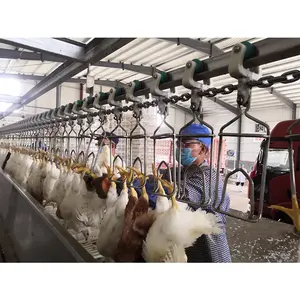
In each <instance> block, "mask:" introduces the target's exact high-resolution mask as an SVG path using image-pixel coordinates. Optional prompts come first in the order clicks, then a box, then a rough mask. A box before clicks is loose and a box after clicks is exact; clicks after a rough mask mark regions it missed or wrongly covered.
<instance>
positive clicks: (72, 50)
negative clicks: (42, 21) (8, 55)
mask: <svg viewBox="0 0 300 300" xmlns="http://www.w3.org/2000/svg"><path fill="white" fill-rule="evenodd" d="M0 42H1V43H4V44H8V45H11V46H14V47H18V48H25V49H28V50H32V51H39V52H45V53H50V54H52V55H55V56H59V57H64V58H66V59H72V60H76V61H82V60H83V58H84V52H85V48H84V47H80V46H77V45H72V44H70V43H66V42H63V41H59V40H56V39H52V38H37V39H30V38H6V39H3V38H0Z"/></svg>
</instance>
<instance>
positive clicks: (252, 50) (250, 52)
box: [242, 41, 258, 60]
mask: <svg viewBox="0 0 300 300" xmlns="http://www.w3.org/2000/svg"><path fill="white" fill-rule="evenodd" d="M242 44H243V45H244V46H246V53H245V60H246V59H249V58H253V57H255V56H257V54H258V51H257V48H256V47H255V46H254V45H253V44H251V43H249V42H247V41H246V42H242Z"/></svg>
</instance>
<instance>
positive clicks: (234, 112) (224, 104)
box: [205, 97, 239, 115]
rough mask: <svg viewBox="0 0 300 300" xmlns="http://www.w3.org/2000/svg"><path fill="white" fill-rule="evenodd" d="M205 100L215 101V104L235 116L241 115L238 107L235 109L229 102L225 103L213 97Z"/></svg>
mask: <svg viewBox="0 0 300 300" xmlns="http://www.w3.org/2000/svg"><path fill="white" fill-rule="evenodd" d="M205 98H207V99H209V100H210V101H213V102H215V103H217V104H218V105H220V106H222V107H223V108H225V109H226V110H228V111H230V112H232V113H233V114H235V115H237V114H238V113H239V110H238V109H237V108H236V107H234V106H233V105H231V104H229V103H227V102H224V101H223V100H221V99H219V98H217V97H211V98H208V97H205Z"/></svg>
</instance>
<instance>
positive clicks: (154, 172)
mask: <svg viewBox="0 0 300 300" xmlns="http://www.w3.org/2000/svg"><path fill="white" fill-rule="evenodd" d="M152 173H153V176H154V178H155V179H157V185H158V191H159V193H160V194H162V195H164V194H165V190H164V189H163V186H162V184H161V181H160V180H158V178H162V176H163V175H160V176H158V175H157V170H156V168H155V164H154V163H152Z"/></svg>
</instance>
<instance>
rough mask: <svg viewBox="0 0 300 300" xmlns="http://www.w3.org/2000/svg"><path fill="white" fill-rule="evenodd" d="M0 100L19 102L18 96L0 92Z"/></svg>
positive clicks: (3, 101)
mask: <svg viewBox="0 0 300 300" xmlns="http://www.w3.org/2000/svg"><path fill="white" fill-rule="evenodd" d="M0 102H2V103H19V102H20V97H15V96H10V95H1V94H0Z"/></svg>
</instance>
